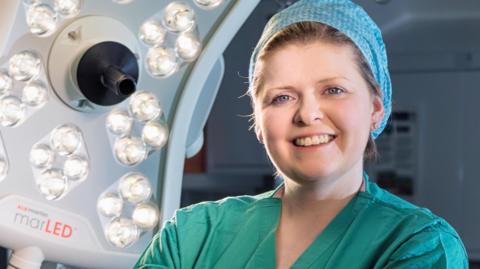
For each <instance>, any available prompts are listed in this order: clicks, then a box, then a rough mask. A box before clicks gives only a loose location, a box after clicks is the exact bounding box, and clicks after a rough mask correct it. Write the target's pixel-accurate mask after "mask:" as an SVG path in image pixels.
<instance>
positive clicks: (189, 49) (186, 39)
mask: <svg viewBox="0 0 480 269" xmlns="http://www.w3.org/2000/svg"><path fill="white" fill-rule="evenodd" d="M201 48H202V43H201V42H200V40H198V38H197V37H196V35H194V34H193V33H190V32H184V33H181V34H179V35H178V38H177V41H176V42H175V52H176V53H177V55H178V57H180V58H181V59H182V60H184V61H186V62H191V61H193V60H195V59H196V58H197V56H198V54H200V51H201Z"/></svg>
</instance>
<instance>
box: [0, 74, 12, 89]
mask: <svg viewBox="0 0 480 269" xmlns="http://www.w3.org/2000/svg"><path fill="white" fill-rule="evenodd" d="M12 87H13V80H12V78H11V77H10V75H8V73H7V71H5V70H3V71H0V95H4V94H6V93H8V92H9V91H10V90H11V89H12Z"/></svg>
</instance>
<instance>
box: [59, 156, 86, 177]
mask: <svg viewBox="0 0 480 269" xmlns="http://www.w3.org/2000/svg"><path fill="white" fill-rule="evenodd" d="M63 174H64V175H65V176H66V177H67V178H68V179H71V180H83V179H85V178H86V177H87V175H88V161H87V160H86V159H85V158H83V157H81V156H70V157H68V158H67V159H66V160H65V162H64V163H63Z"/></svg>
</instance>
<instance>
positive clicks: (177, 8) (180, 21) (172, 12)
mask: <svg viewBox="0 0 480 269" xmlns="http://www.w3.org/2000/svg"><path fill="white" fill-rule="evenodd" d="M163 25H164V26H165V27H166V28H167V29H168V30H169V31H172V32H176V33H178V32H183V31H187V30H190V29H192V28H193V26H194V25H195V12H194V11H193V9H192V8H191V7H190V6H188V5H187V4H186V3H184V2H181V1H176V2H172V3H170V4H169V5H168V6H167V7H166V8H165V11H164V13H163Z"/></svg>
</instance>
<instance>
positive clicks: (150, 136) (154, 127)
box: [142, 121, 168, 149]
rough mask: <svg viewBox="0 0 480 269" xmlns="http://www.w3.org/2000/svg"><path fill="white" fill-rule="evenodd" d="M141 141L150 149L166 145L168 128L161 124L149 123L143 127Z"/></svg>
mask: <svg viewBox="0 0 480 269" xmlns="http://www.w3.org/2000/svg"><path fill="white" fill-rule="evenodd" d="M142 139H143V141H144V142H145V143H146V144H147V145H149V146H151V147H152V148H155V149H158V148H161V147H163V146H164V145H165V143H167V140H168V128H167V127H166V126H165V125H163V124H161V123H158V122H155V121H149V122H147V123H146V124H145V126H143V129H142Z"/></svg>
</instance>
